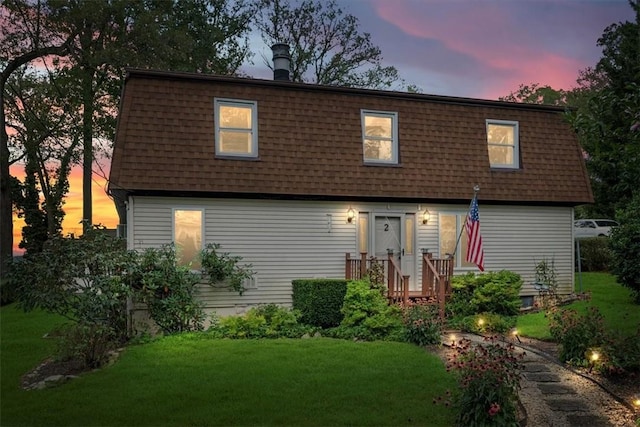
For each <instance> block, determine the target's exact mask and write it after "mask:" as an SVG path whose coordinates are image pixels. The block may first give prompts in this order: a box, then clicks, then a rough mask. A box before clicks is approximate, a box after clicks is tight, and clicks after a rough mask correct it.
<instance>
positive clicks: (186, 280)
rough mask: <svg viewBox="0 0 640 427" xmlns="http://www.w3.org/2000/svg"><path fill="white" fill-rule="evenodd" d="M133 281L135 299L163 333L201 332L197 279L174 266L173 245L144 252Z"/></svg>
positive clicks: (200, 306) (186, 268) (200, 308)
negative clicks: (134, 284)
mask: <svg viewBox="0 0 640 427" xmlns="http://www.w3.org/2000/svg"><path fill="white" fill-rule="evenodd" d="M134 277H135V282H136V288H137V289H138V291H137V292H136V297H137V298H138V299H139V300H140V301H141V302H143V303H145V304H146V305H147V308H148V309H149V315H150V316H151V319H153V321H154V322H155V323H156V324H157V325H158V327H159V328H160V329H161V330H162V331H163V332H164V333H166V334H173V333H177V332H185V331H197V330H202V329H203V322H204V320H205V313H204V309H203V306H202V303H201V302H200V301H199V300H197V298H196V293H197V284H198V282H199V280H200V277H199V276H198V275H197V274H195V273H192V272H191V271H190V270H189V268H188V267H184V266H178V265H177V259H176V251H175V247H174V246H173V245H165V246H163V247H161V248H160V249H155V248H148V249H146V250H145V251H144V252H143V253H142V254H141V255H140V258H139V265H138V269H137V271H136V272H135V274H134Z"/></svg>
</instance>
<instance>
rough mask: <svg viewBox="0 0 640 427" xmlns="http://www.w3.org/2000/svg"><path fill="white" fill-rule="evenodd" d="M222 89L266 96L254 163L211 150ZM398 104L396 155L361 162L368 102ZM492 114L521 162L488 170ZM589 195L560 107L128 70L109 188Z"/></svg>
mask: <svg viewBox="0 0 640 427" xmlns="http://www.w3.org/2000/svg"><path fill="white" fill-rule="evenodd" d="M214 97H223V98H234V99H245V100H255V101H257V103H258V151H259V158H258V159H257V160H241V159H228V158H227V159H220V158H215V147H214V111H213V100H214ZM361 109H373V110H383V111H395V112H397V113H398V132H399V133H398V135H399V147H400V148H399V151H400V162H399V164H398V165H397V166H371V165H365V164H364V163H363V160H362V135H361V133H362V129H361V123H360V110H361ZM486 119H500V120H516V121H518V123H519V128H520V134H519V135H520V169H519V170H492V169H491V168H490V167H489V159H488V155H487V143H486V131H485V120H486ZM475 184H479V185H480V187H481V193H480V197H481V199H482V200H485V201H488V200H490V201H495V202H505V203H526V204H563V205H575V204H582V203H589V202H592V201H593V198H592V193H591V188H590V185H589V180H588V176H587V173H586V169H585V166H584V160H583V158H582V154H581V150H580V147H579V145H578V141H577V138H576V135H575V134H574V132H573V131H572V130H571V128H570V126H569V125H568V124H567V123H566V122H565V120H564V118H563V115H562V110H560V109H558V108H555V107H548V106H539V105H525V104H512V103H505V102H498V101H486V100H473V99H467V98H452V97H442V96H433V95H422V94H408V93H399V92H382V91H373V90H361V89H349V88H338V87H332V86H318V85H308V84H298V83H290V82H277V81H268V80H254V79H243V78H231V77H221V76H211V75H202V74H187V73H166V72H155V71H143V70H130V71H129V75H128V78H127V81H126V84H125V89H124V93H123V99H122V103H121V109H120V115H119V122H118V129H117V134H116V142H115V148H114V154H113V160H112V167H111V177H110V184H109V187H110V190H111V191H114V190H121V191H125V192H134V193H141V194H154V193H158V194H161V193H162V192H167V193H175V194H180V193H183V194H184V193H189V194H191V195H198V194H201V195H212V194H217V195H227V196H229V195H233V196H241V195H246V196H247V197H318V198H334V199H349V198H352V199H363V198H370V199H372V200H373V199H379V200H382V199H388V200H390V199H405V200H423V201H426V200H441V201H447V200H449V201H462V200H468V199H469V197H470V195H471V194H472V188H473V186H474V185H475Z"/></svg>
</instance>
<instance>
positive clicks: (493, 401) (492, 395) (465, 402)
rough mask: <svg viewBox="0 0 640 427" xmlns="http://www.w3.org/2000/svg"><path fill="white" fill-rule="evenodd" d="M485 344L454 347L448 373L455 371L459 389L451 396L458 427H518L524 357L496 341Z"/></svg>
mask: <svg viewBox="0 0 640 427" xmlns="http://www.w3.org/2000/svg"><path fill="white" fill-rule="evenodd" d="M485 341H486V343H483V344H472V343H471V342H470V341H468V340H463V341H461V342H459V343H454V354H453V356H451V357H450V358H449V360H448V363H447V370H452V371H454V373H455V374H456V376H457V378H458V385H459V390H458V392H457V393H455V394H454V395H453V404H454V406H455V407H457V425H460V426H512V425H517V423H518V414H517V402H518V390H519V389H520V377H521V370H522V364H521V360H522V358H523V357H524V353H521V354H519V355H517V354H516V352H515V347H514V346H513V345H511V344H509V343H504V342H498V339H497V337H490V338H485ZM446 403H448V402H446Z"/></svg>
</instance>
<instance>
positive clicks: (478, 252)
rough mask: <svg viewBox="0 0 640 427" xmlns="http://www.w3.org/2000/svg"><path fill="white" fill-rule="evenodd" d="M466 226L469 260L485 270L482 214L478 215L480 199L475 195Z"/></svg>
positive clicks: (481, 269)
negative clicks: (481, 228)
mask: <svg viewBox="0 0 640 427" xmlns="http://www.w3.org/2000/svg"><path fill="white" fill-rule="evenodd" d="M464 228H465V229H466V230H467V259H466V261H467V262H472V263H474V264H475V265H477V266H478V268H479V269H480V271H484V249H483V248H482V236H481V235H480V216H479V215H478V199H477V198H476V197H475V196H473V200H472V201H471V208H470V209H469V215H467V223H466V224H465V226H464Z"/></svg>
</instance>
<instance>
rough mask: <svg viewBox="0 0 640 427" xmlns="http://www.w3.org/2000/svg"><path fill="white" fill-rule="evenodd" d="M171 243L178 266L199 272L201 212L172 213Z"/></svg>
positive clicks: (186, 210)
mask: <svg viewBox="0 0 640 427" xmlns="http://www.w3.org/2000/svg"><path fill="white" fill-rule="evenodd" d="M173 230H174V231H173V233H174V234H173V241H174V243H175V245H176V252H177V258H178V265H180V266H190V268H191V269H193V270H199V269H200V267H201V265H200V258H199V252H200V250H201V249H202V210H200V209H176V210H174V212H173Z"/></svg>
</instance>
